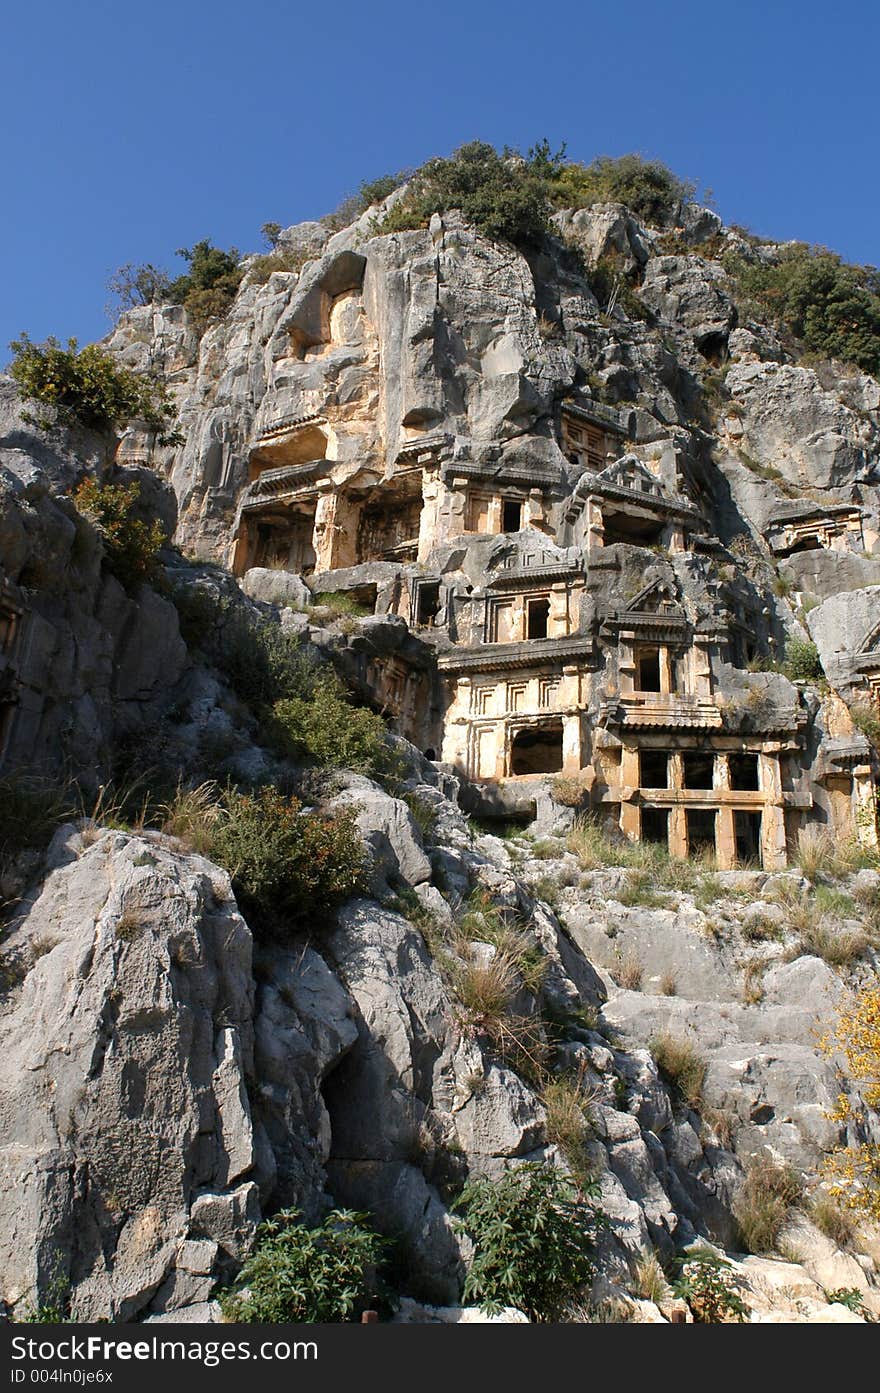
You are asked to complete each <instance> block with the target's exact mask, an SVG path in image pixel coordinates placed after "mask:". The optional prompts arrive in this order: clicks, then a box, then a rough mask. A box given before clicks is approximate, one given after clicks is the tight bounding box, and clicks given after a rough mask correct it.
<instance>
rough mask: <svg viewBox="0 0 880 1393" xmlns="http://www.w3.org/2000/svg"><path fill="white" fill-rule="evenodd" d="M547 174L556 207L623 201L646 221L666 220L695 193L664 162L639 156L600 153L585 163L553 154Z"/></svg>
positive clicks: (578, 206) (691, 186) (587, 205)
mask: <svg viewBox="0 0 880 1393" xmlns="http://www.w3.org/2000/svg"><path fill="white" fill-rule="evenodd" d="M544 148H545V149H546V144H545V147H544ZM547 173H548V182H549V184H550V191H551V197H552V200H553V203H554V204H555V206H556V207H557V208H589V207H590V206H591V205H592V204H594V203H624V204H625V205H626V207H627V208H629V209H630V211H631V212H633V213H635V215H636V217H638V218H641V219H642V220H643V221H644V222H648V223H659V224H665V223H668V222H670V221H671V220H672V219H673V218H674V217H675V216H676V214H677V213H678V212H679V210H680V208H681V206H682V204H684V203H689V202H691V201H692V199H693V197H694V192H695V190H694V186H693V184H689V183H686V182H685V181H684V180H682V179H679V178H678V177H677V176H676V175H675V174H673V173H672V171H671V170H669V169H667V168H666V166H665V165H664V164H660V163H659V161H657V160H645V159H643V158H642V156H641V155H621V156H620V157H619V158H618V159H612V158H611V157H610V156H608V155H600V156H599V158H598V159H595V160H593V162H592V164H589V165H584V164H578V163H576V162H569V161H564V162H563V161H562V160H560V159H559V158H558V157H557V158H556V159H555V160H551V162H550V164H549V166H548V170H547Z"/></svg>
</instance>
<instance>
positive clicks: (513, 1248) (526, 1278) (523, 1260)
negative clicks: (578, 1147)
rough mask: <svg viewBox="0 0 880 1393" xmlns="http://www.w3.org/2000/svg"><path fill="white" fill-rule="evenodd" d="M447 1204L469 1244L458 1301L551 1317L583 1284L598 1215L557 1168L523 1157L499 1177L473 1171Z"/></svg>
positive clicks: (532, 1316)
mask: <svg viewBox="0 0 880 1393" xmlns="http://www.w3.org/2000/svg"><path fill="white" fill-rule="evenodd" d="M454 1208H455V1209H456V1210H457V1211H459V1212H460V1213H461V1214H462V1216H463V1217H462V1218H461V1219H460V1220H459V1221H458V1224H459V1228H460V1230H461V1231H462V1232H464V1233H466V1234H467V1235H468V1237H469V1238H470V1239H471V1240H472V1242H473V1245H474V1255H473V1258H472V1260H471V1265H470V1267H469V1269H468V1274H467V1279H466V1281H465V1285H464V1293H463V1297H464V1300H465V1301H467V1302H474V1303H476V1304H478V1305H480V1306H482V1307H483V1308H484V1309H485V1310H487V1311H490V1312H494V1311H499V1310H500V1309H501V1308H502V1307H503V1306H516V1307H517V1308H518V1309H519V1310H521V1311H524V1312H525V1314H526V1315H527V1316H528V1317H529V1318H530V1319H531V1320H536V1321H551V1320H556V1319H558V1318H559V1317H560V1316H561V1315H562V1314H563V1313H564V1312H565V1310H566V1307H567V1306H568V1305H569V1304H570V1303H571V1302H573V1301H574V1300H575V1299H576V1298H577V1297H578V1296H579V1295H580V1294H581V1293H582V1292H583V1290H584V1288H585V1287H586V1286H587V1285H588V1283H589V1282H590V1280H591V1278H592V1275H593V1261H592V1253H593V1251H594V1247H595V1237H596V1234H597V1232H598V1230H599V1229H600V1228H601V1227H603V1226H604V1222H605V1221H604V1216H603V1215H601V1214H600V1213H599V1212H598V1211H597V1210H596V1209H595V1208H594V1207H593V1206H592V1205H591V1204H589V1203H588V1202H587V1200H586V1199H585V1198H584V1195H583V1193H582V1192H580V1191H578V1190H577V1189H576V1187H575V1185H574V1184H573V1182H572V1181H571V1180H570V1178H569V1177H568V1176H567V1175H565V1174H564V1172H562V1171H560V1170H557V1169H555V1167H553V1166H550V1165H546V1164H544V1163H542V1162H537V1161H529V1162H526V1163H524V1164H523V1165H521V1166H516V1167H515V1168H513V1169H511V1170H508V1171H505V1173H504V1175H503V1176H502V1177H501V1178H500V1180H490V1179H489V1177H488V1176H476V1177H474V1178H473V1179H471V1180H469V1181H468V1183H467V1184H466V1185H465V1187H464V1190H463V1191H462V1193H461V1195H460V1196H459V1199H458V1200H457V1201H456V1204H455V1206H454Z"/></svg>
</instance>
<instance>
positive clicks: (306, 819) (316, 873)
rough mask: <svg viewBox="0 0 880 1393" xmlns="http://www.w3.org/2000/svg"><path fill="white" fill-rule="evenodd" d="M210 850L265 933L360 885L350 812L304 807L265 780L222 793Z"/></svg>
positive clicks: (359, 852) (360, 851) (360, 850)
mask: <svg viewBox="0 0 880 1393" xmlns="http://www.w3.org/2000/svg"><path fill="white" fill-rule="evenodd" d="M208 852H209V855H210V856H211V858H212V859H213V860H215V861H217V862H219V864H220V865H221V866H224V867H225V868H226V870H228V871H229V873H230V875H231V876H232V884H233V888H234V890H235V893H236V897H237V898H238V900H239V902H240V904H241V906H242V909H243V910H244V912H245V915H246V916H250V917H252V918H253V920H254V924H252V927H254V925H255V926H256V927H257V928H259V929H260V930H262V931H265V932H268V933H276V932H283V930H284V929H286V928H287V927H289V926H291V925H298V924H300V923H301V922H302V921H303V920H304V919H308V918H309V917H319V916H321V915H322V914H323V913H325V912H326V911H327V910H328V909H332V908H333V907H334V906H335V905H337V904H339V903H341V901H343V900H345V899H347V898H348V897H349V895H353V894H354V893H355V891H356V890H358V889H359V888H360V886H361V875H362V872H363V867H364V846H363V842H362V841H361V838H360V835H359V833H358V830H357V827H356V826H355V820H354V814H353V813H352V812H350V811H348V810H345V811H341V812H338V813H334V814H333V815H332V816H325V815H323V814H321V813H307V812H303V809H302V804H301V803H300V801H299V799H297V798H293V797H286V796H285V795H284V794H282V793H280V792H279V791H278V789H276V788H273V787H271V786H266V787H263V788H261V789H258V790H257V791H256V792H255V793H239V792H236V791H235V790H233V789H230V790H228V791H227V793H226V794H225V796H224V800H223V815H222V816H221V817H220V818H219V819H218V821H217V822H216V823H215V824H214V825H213V826H212V827H211V829H210V831H209V848H208Z"/></svg>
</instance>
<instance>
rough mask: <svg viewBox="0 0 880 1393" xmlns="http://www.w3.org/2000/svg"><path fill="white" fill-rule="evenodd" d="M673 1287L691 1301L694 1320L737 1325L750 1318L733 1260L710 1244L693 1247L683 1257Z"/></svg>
mask: <svg viewBox="0 0 880 1393" xmlns="http://www.w3.org/2000/svg"><path fill="white" fill-rule="evenodd" d="M672 1290H673V1292H674V1294H675V1295H676V1296H680V1297H682V1298H683V1300H685V1301H686V1302H687V1303H688V1305H689V1306H690V1308H691V1311H692V1312H693V1316H694V1320H696V1321H700V1322H703V1323H704V1324H712V1325H715V1324H722V1325H730V1324H734V1325H736V1324H741V1323H743V1322H744V1321H747V1320H748V1318H749V1308H748V1306H746V1304H745V1302H744V1301H743V1299H742V1297H741V1296H740V1294H739V1292H738V1290H737V1286H736V1275H735V1273H734V1272H733V1271H732V1269H731V1266H730V1263H729V1262H728V1261H727V1259H726V1258H722V1257H720V1256H719V1255H718V1254H717V1253H715V1252H713V1251H712V1249H711V1248H699V1249H695V1250H692V1251H691V1252H690V1253H687V1254H686V1255H685V1256H684V1257H683V1258H682V1259H681V1264H680V1270H679V1275H678V1278H677V1280H676V1281H675V1282H674V1284H673V1287H672Z"/></svg>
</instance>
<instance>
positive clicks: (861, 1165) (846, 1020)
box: [822, 986, 880, 1221]
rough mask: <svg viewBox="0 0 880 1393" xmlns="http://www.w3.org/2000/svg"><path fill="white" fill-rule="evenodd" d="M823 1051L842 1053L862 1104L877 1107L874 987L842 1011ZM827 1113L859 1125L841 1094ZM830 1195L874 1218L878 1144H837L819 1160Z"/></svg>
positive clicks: (877, 996)
mask: <svg viewBox="0 0 880 1393" xmlns="http://www.w3.org/2000/svg"><path fill="white" fill-rule="evenodd" d="M822 1048H823V1049H824V1051H825V1053H826V1054H835V1055H836V1054H842V1055H843V1057H844V1059H845V1060H846V1069H847V1073H848V1075H849V1077H850V1078H851V1079H852V1080H853V1081H854V1082H856V1083H858V1084H860V1085H861V1095H862V1103H863V1104H864V1107H867V1108H875V1109H880V986H876V987H866V988H865V990H864V991H861V992H859V993H858V995H857V996H856V997H855V999H854V1000H853V1001H852V1002H851V1004H850V1005H849V1006H847V1007H845V1008H844V1009H843V1011H842V1012H841V1013H840V1016H839V1017H838V1019H837V1022H836V1024H835V1026H834V1028H833V1030H832V1031H831V1032H830V1033H829V1034H828V1035H827V1036H826V1037H825V1038H824V1039H823V1041H822ZM833 1116H834V1117H835V1118H836V1119H837V1120H838V1121H840V1122H846V1123H849V1124H850V1125H851V1126H853V1127H854V1128H855V1129H860V1128H861V1127H862V1125H863V1123H864V1111H863V1107H862V1105H861V1104H860V1103H859V1102H858V1101H857V1100H854V1099H853V1098H851V1097H850V1096H849V1095H848V1094H845V1093H841V1094H840V1096H839V1097H838V1100H837V1106H836V1108H835V1110H834V1113H833ZM825 1175H826V1178H827V1180H828V1182H829V1185H828V1188H829V1190H830V1191H831V1194H832V1195H834V1196H835V1198H836V1199H838V1200H839V1201H840V1202H841V1204H843V1205H844V1206H845V1207H846V1208H847V1209H851V1210H854V1211H855V1212H856V1213H859V1214H862V1215H864V1216H865V1217H866V1218H868V1219H873V1220H874V1221H880V1144H878V1143H877V1142H871V1141H863V1142H860V1143H856V1144H855V1145H852V1146H847V1147H839V1148H837V1149H836V1150H835V1151H833V1152H832V1153H831V1155H830V1156H829V1157H828V1159H827V1160H826V1162H825Z"/></svg>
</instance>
